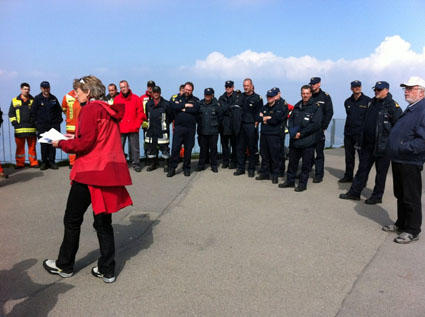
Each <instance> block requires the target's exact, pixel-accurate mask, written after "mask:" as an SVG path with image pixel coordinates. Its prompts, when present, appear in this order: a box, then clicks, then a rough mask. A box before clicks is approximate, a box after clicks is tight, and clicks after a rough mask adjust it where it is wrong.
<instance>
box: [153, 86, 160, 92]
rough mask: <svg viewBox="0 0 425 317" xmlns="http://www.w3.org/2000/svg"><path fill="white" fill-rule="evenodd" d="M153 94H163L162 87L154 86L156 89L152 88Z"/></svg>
mask: <svg viewBox="0 0 425 317" xmlns="http://www.w3.org/2000/svg"><path fill="white" fill-rule="evenodd" d="M152 92H157V93H161V87H159V86H154V87H153V88H152Z"/></svg>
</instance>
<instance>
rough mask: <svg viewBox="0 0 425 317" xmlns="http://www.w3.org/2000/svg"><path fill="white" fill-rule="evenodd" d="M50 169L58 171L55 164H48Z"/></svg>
mask: <svg viewBox="0 0 425 317" xmlns="http://www.w3.org/2000/svg"><path fill="white" fill-rule="evenodd" d="M50 168H51V169H52V170H57V169H58V165H57V164H56V163H50Z"/></svg>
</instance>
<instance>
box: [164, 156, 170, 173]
mask: <svg viewBox="0 0 425 317" xmlns="http://www.w3.org/2000/svg"><path fill="white" fill-rule="evenodd" d="M169 161H170V159H166V160H165V165H164V173H168V166H169Z"/></svg>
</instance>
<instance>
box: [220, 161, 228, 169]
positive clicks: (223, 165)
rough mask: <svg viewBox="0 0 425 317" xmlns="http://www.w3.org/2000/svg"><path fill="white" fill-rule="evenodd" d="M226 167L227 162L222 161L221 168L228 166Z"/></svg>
mask: <svg viewBox="0 0 425 317" xmlns="http://www.w3.org/2000/svg"><path fill="white" fill-rule="evenodd" d="M228 167H229V163H228V162H223V164H222V165H221V168H228Z"/></svg>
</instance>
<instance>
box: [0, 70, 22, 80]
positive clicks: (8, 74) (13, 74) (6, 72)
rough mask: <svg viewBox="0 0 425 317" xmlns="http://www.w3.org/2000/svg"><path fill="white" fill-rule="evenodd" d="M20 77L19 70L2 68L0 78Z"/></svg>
mask: <svg viewBox="0 0 425 317" xmlns="http://www.w3.org/2000/svg"><path fill="white" fill-rule="evenodd" d="M16 77H18V72H17V71H14V70H12V71H9V70H4V69H0V78H2V79H10V78H16Z"/></svg>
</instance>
